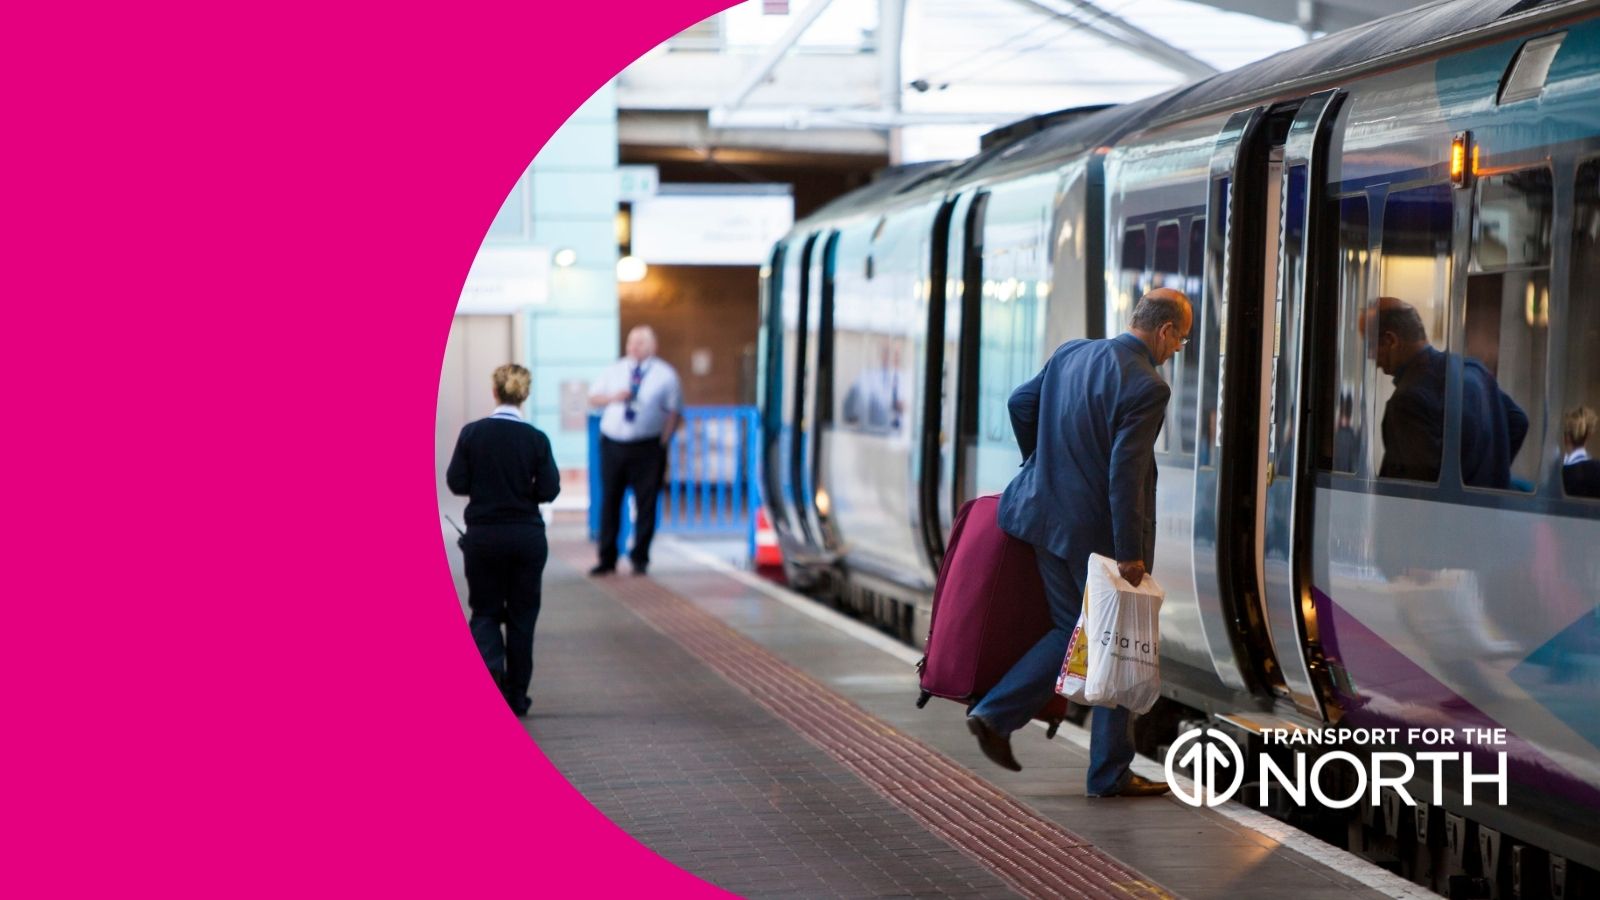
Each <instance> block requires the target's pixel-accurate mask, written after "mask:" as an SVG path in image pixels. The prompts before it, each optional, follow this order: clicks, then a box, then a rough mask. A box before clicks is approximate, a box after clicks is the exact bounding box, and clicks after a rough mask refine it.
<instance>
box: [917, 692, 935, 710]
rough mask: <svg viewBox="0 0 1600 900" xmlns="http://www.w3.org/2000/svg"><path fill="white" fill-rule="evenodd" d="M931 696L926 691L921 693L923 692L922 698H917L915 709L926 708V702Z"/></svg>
mask: <svg viewBox="0 0 1600 900" xmlns="http://www.w3.org/2000/svg"><path fill="white" fill-rule="evenodd" d="M932 696H933V695H932V694H930V693H928V692H927V691H923V692H922V696H920V697H918V698H917V709H921V708H923V707H924V706H927V705H928V700H929V698H931V697H932Z"/></svg>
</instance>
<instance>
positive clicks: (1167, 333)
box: [1128, 287, 1194, 365]
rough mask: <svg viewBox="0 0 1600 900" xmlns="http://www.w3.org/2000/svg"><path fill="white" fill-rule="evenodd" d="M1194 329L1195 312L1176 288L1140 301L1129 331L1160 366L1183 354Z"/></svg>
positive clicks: (1129, 324) (1144, 297) (1156, 292)
mask: <svg viewBox="0 0 1600 900" xmlns="http://www.w3.org/2000/svg"><path fill="white" fill-rule="evenodd" d="M1193 327H1194V311H1193V310H1192V309H1191V308H1190V306H1189V298H1188V297H1186V296H1184V293H1183V292H1182V291H1179V290H1174V289H1173V288H1165V287H1161V288H1156V289H1155V290H1153V291H1150V292H1149V293H1147V294H1145V295H1144V296H1143V297H1140V298H1139V303H1138V305H1136V306H1134V308H1133V321H1131V322H1130V323H1128V330H1129V331H1132V332H1133V333H1134V335H1135V336H1136V337H1138V338H1139V339H1140V340H1142V341H1144V342H1145V345H1146V346H1148V347H1149V348H1150V352H1151V353H1152V354H1153V355H1154V356H1155V358H1156V365H1161V364H1162V363H1165V362H1166V361H1167V360H1169V359H1171V358H1172V354H1174V353H1177V352H1178V351H1179V350H1182V349H1183V347H1184V345H1185V344H1186V343H1188V340H1189V330H1190V329H1191V328H1193Z"/></svg>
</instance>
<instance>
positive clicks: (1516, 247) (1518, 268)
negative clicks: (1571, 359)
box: [1461, 168, 1554, 492]
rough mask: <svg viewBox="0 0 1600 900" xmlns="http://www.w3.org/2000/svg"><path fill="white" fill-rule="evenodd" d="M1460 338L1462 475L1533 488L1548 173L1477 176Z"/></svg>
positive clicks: (1543, 342) (1544, 337)
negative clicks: (1464, 313) (1463, 359)
mask: <svg viewBox="0 0 1600 900" xmlns="http://www.w3.org/2000/svg"><path fill="white" fill-rule="evenodd" d="M1475 193H1476V200H1477V208H1476V210H1475V214H1474V217H1473V230H1472V259H1471V263H1470V265H1469V267H1468V269H1467V303H1466V311H1465V312H1466V330H1465V338H1464V340H1463V345H1462V353H1463V355H1464V356H1465V362H1464V364H1463V366H1462V404H1461V481H1462V483H1463V484H1465V485H1468V486H1470V487H1485V488H1498V489H1502V490H1504V489H1513V490H1519V491H1524V492H1532V491H1533V489H1534V482H1535V481H1536V480H1537V479H1538V477H1539V463H1540V455H1541V454H1540V444H1541V442H1542V441H1543V439H1544V402H1543V400H1544V381H1545V357H1546V355H1547V352H1548V342H1549V327H1550V314H1549V303H1550V242H1551V206H1552V203H1553V201H1554V194H1553V191H1552V179H1551V174H1550V170H1549V169H1547V168H1537V169H1526V170H1523V171H1520V172H1510V173H1505V174H1501V175H1490V176H1485V177H1483V178H1480V179H1479V180H1478V184H1477V187H1476V189H1475Z"/></svg>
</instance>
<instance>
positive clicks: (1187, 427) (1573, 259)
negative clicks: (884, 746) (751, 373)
mask: <svg viewBox="0 0 1600 900" xmlns="http://www.w3.org/2000/svg"><path fill="white" fill-rule="evenodd" d="M1157 285H1171V286H1176V287H1179V288H1180V289H1182V290H1184V291H1185V292H1186V293H1188V294H1189V296H1190V297H1191V299H1192V300H1193V301H1194V304H1195V313H1196V320H1195V330H1194V336H1193V340H1192V342H1191V343H1190V345H1189V347H1188V348H1186V349H1185V350H1184V351H1183V352H1182V353H1180V354H1178V356H1177V358H1176V359H1175V360H1174V361H1173V362H1171V363H1169V364H1168V367H1167V370H1166V371H1165V372H1164V373H1163V374H1164V377H1165V378H1166V379H1167V381H1168V383H1169V384H1170V385H1172V388H1173V394H1172V401H1171V403H1170V404H1169V408H1168V416H1167V421H1166V423H1165V426H1164V427H1163V429H1162V434H1161V436H1160V438H1159V442H1158V445H1157V463H1158V467H1159V469H1160V473H1159V479H1158V540H1157V546H1156V551H1155V557H1156V565H1157V571H1158V574H1159V575H1160V576H1161V578H1162V582H1163V584H1164V585H1166V586H1167V588H1168V599H1167V603H1166V605H1165V607H1164V608H1163V612H1162V638H1163V641H1162V656H1163V659H1162V665H1163V691H1164V693H1165V694H1166V696H1167V697H1168V698H1169V701H1170V703H1171V704H1176V705H1181V707H1182V708H1183V709H1187V710H1192V711H1194V712H1195V713H1196V714H1203V715H1209V716H1216V717H1222V718H1226V719H1228V720H1230V721H1234V722H1252V721H1253V722H1262V721H1271V720H1277V721H1286V722H1290V723H1300V724H1317V723H1324V722H1344V723H1347V724H1356V725H1381V726H1401V727H1405V726H1421V727H1425V726H1440V725H1449V726H1454V727H1466V726H1480V725H1481V726H1486V727H1503V728H1506V729H1508V731H1509V733H1510V734H1511V735H1512V737H1513V741H1512V743H1511V745H1510V746H1509V747H1508V748H1507V749H1508V750H1509V752H1510V756H1511V774H1512V782H1513V791H1512V799H1511V802H1510V804H1509V805H1507V806H1506V807H1497V806H1493V805H1485V804H1477V805H1474V806H1473V807H1472V808H1471V810H1470V817H1469V818H1470V821H1468V820H1463V821H1464V822H1467V825H1469V826H1470V827H1473V828H1479V829H1481V833H1482V834H1483V835H1486V836H1488V835H1494V836H1496V840H1498V835H1499V834H1501V833H1504V834H1506V835H1509V836H1510V839H1513V840H1515V841H1516V842H1518V843H1519V844H1520V845H1525V846H1527V847H1530V848H1536V849H1538V850H1540V851H1548V852H1549V853H1551V854H1555V855H1556V856H1558V857H1561V858H1568V859H1572V860H1576V861H1578V862H1581V863H1583V864H1584V865H1587V866H1591V867H1600V842H1597V841H1596V840H1595V838H1594V836H1593V834H1592V829H1590V828H1589V827H1588V825H1587V823H1588V821H1589V820H1590V819H1591V818H1592V816H1593V815H1594V814H1595V812H1596V811H1597V810H1600V605H1597V604H1600V553H1596V552H1595V551H1596V548H1600V497H1595V496H1589V495H1588V493H1587V490H1588V489H1587V488H1586V487H1584V486H1583V485H1582V484H1581V483H1579V482H1577V481H1575V480H1574V479H1572V478H1571V477H1570V473H1569V471H1568V470H1569V465H1568V463H1569V461H1570V460H1572V459H1575V458H1577V456H1578V455H1577V454H1574V452H1573V451H1574V449H1575V448H1574V446H1573V444H1572V442H1571V441H1569V440H1567V439H1566V436H1565V435H1566V427H1565V423H1566V422H1567V421H1568V419H1569V417H1570V416H1571V415H1573V414H1579V413H1580V412H1581V410H1583V409H1584V408H1588V409H1595V408H1600V300H1597V298H1596V297H1595V296H1594V292H1595V290H1596V288H1595V286H1596V285H1600V4H1596V3H1594V2H1546V3H1537V2H1527V0H1522V2H1512V0H1488V2H1477V0H1462V2H1457V3H1449V4H1440V5H1436V6H1431V7H1426V8H1423V9H1420V10H1416V11H1413V12H1408V13H1403V14H1400V15H1398V16H1394V17H1390V18H1388V19H1384V20H1380V21H1378V22H1375V23H1371V24H1369V25H1367V26H1362V27H1359V28H1356V29H1351V30H1350V31H1347V32H1342V33H1340V34H1336V35H1333V36H1330V37H1328V38H1325V39H1323V40H1320V41H1316V42H1313V43H1310V44H1307V45H1306V46H1304V47H1301V48H1297V49H1295V50H1292V51H1289V52H1286V53H1283V54H1279V55H1278V56H1276V57H1273V58H1270V59H1267V60H1264V61H1262V62H1260V63H1256V64H1253V65H1250V66H1246V67H1244V68H1242V69H1240V70H1237V71H1234V72H1230V73H1225V74H1222V75H1218V76H1215V77H1213V78H1210V79H1207V80H1205V81H1202V82H1198V83H1196V84H1193V85H1190V86H1188V87H1186V88H1182V89H1179V90H1177V91H1174V92H1171V93H1169V94H1166V95H1162V96H1159V97H1155V98H1151V99H1150V100H1146V101H1142V102H1139V103H1134V104H1127V105H1124V106H1119V107H1113V108H1109V109H1089V110H1078V111H1069V112H1067V113H1063V114H1057V115H1055V116H1047V117H1041V118H1039V119H1037V120H1030V122H1027V123H1020V124H1019V125H1018V126H1015V127H1013V128H1011V129H1007V130H1005V131H1004V132H1003V133H1000V134H997V135H996V136H994V138H993V139H992V140H991V141H989V142H988V146H986V147H985V149H984V150H983V151H982V152H980V154H979V155H978V156H977V157H975V158H974V159H972V160H969V161H967V162H964V163H959V164H945V165H932V166H923V167H918V168H915V169H912V170H908V171H898V172H894V173H891V174H889V175H887V176H885V178H883V179H882V180H880V181H879V182H877V183H875V184H873V185H871V186H868V187H867V188H864V189H863V190H862V191H859V192H857V193H856V194H853V195H849V196H846V197H844V198H841V199H840V200H839V201H836V202H835V203H833V204H831V205H830V206H828V207H826V208H824V209H823V210H821V211H819V212H818V213H817V214H815V215H813V216H812V217H810V218H808V219H806V220H803V221H801V222H798V223H796V225H795V228H794V231H793V232H792V233H791V234H790V235H789V236H787V237H786V238H785V239H784V240H783V241H782V242H780V244H779V245H778V246H777V247H776V248H774V252H773V258H772V263H771V265H770V267H769V269H768V272H767V277H766V278H765V279H764V280H763V286H762V309H763V312H762V327H763V333H762V339H761V361H760V365H759V368H760V378H761V389H760V396H761V398H762V405H763V415H764V421H765V423H766V425H767V431H766V434H767V441H768V447H767V453H766V455H765V456H764V464H765V467H766V472H765V479H766V482H765V485H766V488H767V490H766V500H767V502H768V504H769V505H770V506H771V513H772V518H773V521H774V522H775V523H776V524H777V526H778V530H779V532H780V536H781V539H782V540H783V542H784V545H785V549H786V550H787V551H788V556H789V562H788V565H789V566H790V568H791V572H790V574H791V577H792V578H794V579H795V580H796V581H797V582H798V583H800V584H804V585H810V586H813V587H815V588H816V589H818V590H819V591H820V592H822V593H825V594H829V595H832V596H836V597H838V598H839V599H840V600H841V601H842V602H844V603H845V604H847V605H850V606H853V607H854V608H855V609H857V610H858V611H860V612H861V613H862V614H864V615H867V616H869V617H872V618H874V619H875V620H877V621H879V622H880V624H882V625H883V626H884V627H886V628H888V629H890V630H893V631H895V632H897V633H899V634H901V635H902V636H903V637H905V638H906V639H908V640H911V641H918V640H920V639H921V638H922V636H923V635H924V634H925V633H926V610H927V603H928V594H929V591H930V589H931V585H932V581H933V577H934V574H935V572H936V571H937V566H938V562H939V559H940V558H941V555H942V552H943V547H944V539H945V536H946V534H947V533H948V528H949V524H950V520H951V515H952V512H953V510H954V509H956V508H957V507H958V506H959V505H960V504H961V503H962V502H964V501H965V500H967V499H970V498H972V497H974V496H977V495H980V494H986V493H995V492H998V491H999V490H1001V489H1002V488H1003V487H1004V486H1005V484H1006V482H1007V481H1008V480H1009V478H1010V477H1011V475H1012V473H1014V471H1015V469H1016V466H1017V464H1018V463H1019V462H1020V457H1019V456H1018V454H1017V451H1016V448H1015V443H1014V440H1013V439H1012V436H1011V433H1010V426H1009V421H1008V419H1007V417H1006V409H1005V399H1006V397H1007V395H1008V394H1009V393H1010V391H1011V389H1012V388H1013V387H1015V386H1016V385H1017V384H1019V383H1021V382H1022V381H1023V380H1025V379H1026V378H1028V377H1030V376H1031V375H1032V374H1033V372H1035V371H1036V370H1037V368H1038V367H1039V366H1040V365H1041V364H1042V363H1043V361H1044V360H1045V359H1046V358H1047V356H1048V355H1049V354H1050V353H1051V352H1052V351H1053V350H1054V348H1055V347H1056V346H1058V345H1059V344H1060V343H1061V342H1062V341H1064V340H1067V339H1070V338H1074V337H1101V336H1106V335H1109V334H1115V333H1117V332H1119V331H1121V330H1122V329H1123V328H1124V327H1125V325H1126V322H1127V319H1128V316H1129V314H1130V313H1131V306H1132V302H1133V301H1134V300H1135V299H1137V297H1138V296H1139V295H1140V294H1141V293H1142V292H1143V291H1145V290H1148V289H1149V288H1151V287H1154V286H1157ZM1380 298H1398V299H1399V300H1402V301H1404V303H1405V304H1406V305H1407V306H1408V307H1409V308H1410V309H1412V310H1414V311H1415V314H1416V318H1417V320H1419V322H1420V327H1421V329H1422V331H1423V332H1424V333H1425V339H1426V341H1427V342H1428V344H1429V345H1430V346H1431V347H1432V348H1434V349H1435V350H1437V351H1438V352H1439V354H1440V355H1439V356H1438V357H1437V358H1438V359H1439V360H1441V362H1440V363H1439V365H1441V366H1442V367H1443V368H1442V372H1443V375H1442V380H1441V387H1440V389H1439V395H1438V397H1437V402H1436V403H1435V404H1434V405H1433V406H1431V407H1430V408H1429V412H1428V413H1427V415H1430V416H1434V417H1435V418H1434V420H1433V421H1432V422H1431V423H1429V428H1428V429H1427V433H1428V434H1430V435H1432V436H1433V437H1432V438H1431V439H1430V440H1428V441H1423V440H1422V439H1420V438H1417V437H1416V436H1415V435H1412V436H1407V435H1406V434H1404V433H1402V432H1401V431H1400V430H1399V429H1398V428H1385V424H1384V423H1385V411H1386V409H1387V408H1388V406H1389V403H1390V401H1391V399H1392V398H1393V396H1394V391H1395V386H1394V385H1395V380H1394V378H1393V377H1392V375H1393V373H1392V372H1390V373H1386V372H1385V371H1383V370H1382V368H1380V362H1381V361H1380V360H1378V359H1375V358H1374V353H1373V344H1374V342H1373V338H1374V337H1375V334H1374V332H1375V331H1376V326H1375V324H1374V322H1375V321H1376V319H1377V318H1378V315H1377V314H1373V311H1374V310H1375V309H1377V308H1378V306H1379V305H1380ZM1391 302H1392V301H1389V300H1384V301H1383V303H1385V304H1387V303H1391ZM1481 372H1487V373H1488V374H1489V375H1491V376H1492V377H1493V383H1495V384H1497V385H1498V386H1499V389H1500V390H1501V391H1503V392H1504V395H1505V396H1506V397H1507V398H1509V402H1510V404H1511V405H1512V406H1514V407H1516V408H1517V409H1518V410H1520V412H1521V414H1522V415H1523V416H1524V417H1525V418H1526V420H1527V425H1526V430H1525V435H1524V436H1522V437H1521V439H1520V441H1517V442H1513V443H1516V444H1518V446H1515V447H1513V448H1511V449H1513V450H1514V454H1513V455H1511V457H1510V458H1509V462H1508V464H1507V465H1506V466H1504V467H1503V469H1504V471H1503V473H1502V475H1501V477H1485V476H1484V475H1483V474H1482V471H1483V465H1482V461H1481V457H1482V454H1483V452H1484V450H1483V448H1482V447H1481V446H1480V442H1481V439H1480V437H1479V434H1480V431H1481V429H1480V423H1479V417H1480V413H1479V411H1478V406H1477V405H1476V404H1477V403H1478V401H1479V399H1480V397H1479V394H1480V393H1481V389H1479V388H1478V387H1477V385H1479V384H1481V383H1482V381H1481V379H1482V375H1481V374H1479V373H1481ZM1475 379H1476V380H1475ZM1391 424H1392V423H1391ZM1419 433H1420V432H1419ZM1425 445H1426V446H1425ZM1596 452H1600V447H1597V448H1596ZM1401 456H1406V457H1408V458H1421V459H1423V461H1424V463H1427V464H1425V465H1423V466H1422V467H1420V468H1417V467H1411V468H1407V469H1404V470H1402V469H1401V467H1399V466H1396V465H1394V464H1393V461H1394V460H1396V459H1398V458H1400V457H1401ZM1386 461H1388V464H1386ZM1155 724H1159V723H1152V725H1153V726H1154V725H1155ZM1168 724H1170V723H1168ZM1447 801H1448V802H1447V804H1446V806H1447V807H1449V808H1450V810H1451V812H1450V813H1449V814H1450V815H1456V814H1459V813H1463V812H1467V811H1466V810H1464V809H1462V808H1461V805H1460V803H1459V798H1455V797H1447ZM1436 814H1439V811H1434V810H1426V809H1424V811H1423V812H1422V813H1419V816H1421V817H1423V818H1426V817H1427V816H1431V815H1436ZM1420 821H1421V819H1419V822H1420ZM1463 827H1467V826H1463ZM1390 836H1391V837H1392V838H1396V839H1398V837H1399V835H1390Z"/></svg>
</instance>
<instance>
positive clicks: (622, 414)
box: [590, 356, 683, 441]
mask: <svg viewBox="0 0 1600 900" xmlns="http://www.w3.org/2000/svg"><path fill="white" fill-rule="evenodd" d="M634 365H635V363H634V361H633V358H632V357H628V356H624V357H623V358H621V359H619V360H617V361H616V362H614V363H612V364H611V365H610V366H608V367H607V368H606V370H605V371H604V372H602V373H600V378H599V380H597V381H596V382H595V386H594V387H593V388H591V389H590V393H593V394H600V395H607V396H609V395H612V394H616V393H619V392H621V391H626V390H628V389H629V386H630V384H631V382H632V380H633V367H634ZM637 365H641V366H643V367H644V373H643V376H642V377H641V379H640V381H639V394H638V396H637V397H635V398H634V400H633V402H632V403H631V404H629V403H608V404H606V409H605V412H603V413H601V414H600V433H601V434H603V435H605V436H606V437H608V438H610V439H612V440H613V441H642V440H644V439H645V438H652V437H660V436H661V432H662V430H663V429H664V428H665V426H666V424H667V415H668V414H669V413H675V412H678V411H679V410H681V409H683V388H682V386H680V385H679V384H678V373H677V372H676V371H674V370H673V368H672V366H670V365H668V364H667V363H666V361H664V360H662V359H660V358H659V357H655V356H652V357H650V358H648V359H646V360H644V361H643V362H640V363H637ZM629 406H632V407H633V420H632V421H629V420H628V413H627V409H628V407H629Z"/></svg>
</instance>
